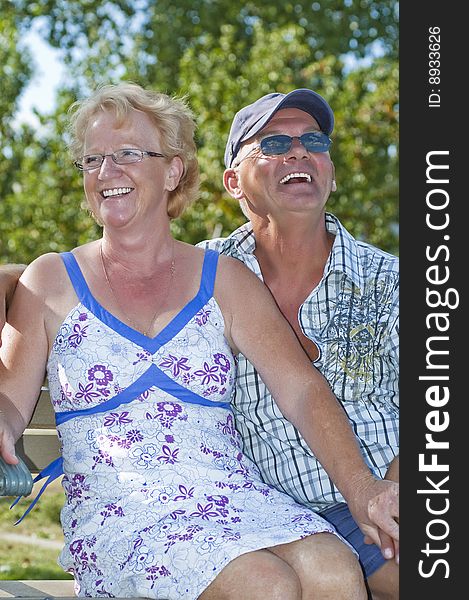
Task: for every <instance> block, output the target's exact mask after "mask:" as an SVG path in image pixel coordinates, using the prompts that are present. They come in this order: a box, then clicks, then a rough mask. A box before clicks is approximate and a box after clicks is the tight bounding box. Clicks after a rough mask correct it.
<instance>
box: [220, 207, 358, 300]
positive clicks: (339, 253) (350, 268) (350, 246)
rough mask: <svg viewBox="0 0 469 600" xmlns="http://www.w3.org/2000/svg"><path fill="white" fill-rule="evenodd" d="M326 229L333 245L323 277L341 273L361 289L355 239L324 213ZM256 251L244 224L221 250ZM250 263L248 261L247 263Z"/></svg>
mask: <svg viewBox="0 0 469 600" xmlns="http://www.w3.org/2000/svg"><path fill="white" fill-rule="evenodd" d="M325 219H326V229H327V231H329V232H330V233H332V234H333V235H334V236H335V238H334V244H333V246H332V250H331V253H330V254H329V258H328V259H327V262H326V266H325V268H324V276H325V277H326V276H327V275H328V274H329V273H332V272H334V271H338V272H342V273H344V274H345V275H346V276H347V277H349V278H350V279H351V280H352V281H353V283H354V284H355V285H357V286H358V287H359V288H363V285H364V277H363V269H362V265H361V263H360V252H359V246H358V244H357V241H356V240H355V238H354V237H353V236H352V235H350V233H349V232H348V231H347V230H346V229H345V228H344V226H343V225H342V224H341V222H340V221H339V219H338V218H337V217H336V216H334V215H333V214H331V213H325ZM255 249H256V239H255V237H254V232H253V230H252V225H251V223H249V222H248V223H244V225H241V227H238V229H236V230H235V231H233V233H232V234H231V235H229V236H228V237H227V238H226V239H225V242H224V244H223V250H224V251H225V252H229V253H230V254H231V255H232V256H233V255H234V256H239V257H240V258H241V256H244V262H246V258H248V257H247V256H246V255H253V254H254V250H255ZM249 262H250V261H249Z"/></svg>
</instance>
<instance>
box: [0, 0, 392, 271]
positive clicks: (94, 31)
mask: <svg viewBox="0 0 469 600" xmlns="http://www.w3.org/2000/svg"><path fill="white" fill-rule="evenodd" d="M8 6H9V8H11V9H12V10H9V11H8V13H7V18H5V16H4V14H3V13H2V14H1V15H0V23H1V27H5V22H8V23H9V24H10V25H9V26H10V31H9V32H7V33H6V35H7V37H8V40H9V42H8V43H9V44H10V45H9V46H8V49H7V52H6V54H7V55H8V57H9V59H10V60H11V57H14V56H16V59H15V60H16V63H15V62H14V63H13V66H12V69H13V71H12V72H13V74H12V81H11V85H12V86H14V85H17V86H18V85H19V84H20V83H21V81H23V82H24V83H26V81H27V79H28V77H29V71H28V60H27V57H26V54H24V52H22V51H21V48H20V46H19V43H20V39H21V32H23V31H25V30H27V29H28V28H29V27H31V25H32V24H33V23H39V24H40V31H41V34H42V35H43V37H44V39H46V40H48V41H49V42H50V43H51V44H52V45H54V46H55V47H57V48H59V49H60V52H61V55H62V56H63V60H64V63H65V64H66V66H67V69H68V73H69V77H68V80H67V84H66V85H65V86H64V89H61V90H60V91H59V93H58V98H57V108H56V110H54V112H53V113H52V114H40V115H38V116H39V117H40V121H41V128H40V130H38V131H36V132H34V131H32V130H31V128H30V127H25V126H24V127H23V128H21V129H18V128H16V129H15V130H14V132H13V129H12V120H13V117H14V112H15V108H16V102H17V97H18V94H19V93H20V91H21V89H22V87H21V85H20V86H19V87H17V88H14V87H12V88H11V92H10V94H9V95H8V96H4V98H7V100H6V102H7V107H8V108H7V109H6V110H5V112H3V111H2V115H5V118H4V119H3V120H2V127H10V129H9V130H8V139H9V145H7V146H6V148H7V150H6V151H7V153H8V155H5V157H6V161H3V162H4V163H5V162H6V163H7V166H4V165H2V166H0V194H1V201H0V261H3V262H5V261H24V262H28V261H30V260H31V259H33V258H34V257H35V256H37V255H38V254H40V253H42V252H45V251H48V250H54V251H56V250H64V249H68V248H70V247H72V246H75V245H76V244H78V243H83V242H85V241H87V240H89V239H93V238H94V237H96V236H97V235H98V228H97V226H96V225H95V224H94V222H93V221H91V219H90V218H89V217H88V215H87V214H86V212H85V211H79V210H78V207H79V206H80V205H81V202H82V197H83V192H82V188H81V182H80V177H79V174H77V173H76V172H75V170H74V167H73V166H72V165H71V164H70V161H69V159H68V156H67V153H66V145H67V132H66V128H65V117H66V109H67V107H68V105H69V104H70V103H71V102H72V101H73V100H75V99H76V98H77V97H81V96H82V95H83V94H86V93H87V92H88V91H89V89H90V88H93V87H95V86H96V85H97V84H99V83H101V82H109V81H119V80H120V79H130V80H134V81H137V82H138V83H141V84H143V85H145V86H150V87H152V88H154V89H158V90H162V91H166V92H168V93H175V94H177V95H185V96H187V98H188V100H189V103H190V104H191V106H192V107H193V109H194V112H195V114H196V116H197V120H198V125H199V127H198V146H199V157H200V164H201V181H202V185H201V193H200V199H199V200H198V201H197V202H196V203H195V204H194V205H193V206H192V207H191V208H190V209H189V210H188V211H187V212H186V213H185V214H184V215H183V216H182V217H181V218H180V219H178V220H177V221H175V222H174V223H173V230H174V233H175V235H176V236H177V237H179V238H181V239H184V240H186V241H189V242H197V241H199V240H201V239H204V238H207V237H211V236H213V235H223V234H227V233H229V232H230V231H231V230H232V229H233V228H234V227H236V226H237V225H239V224H240V223H242V222H243V221H244V220H245V219H244V217H243V215H242V214H241V211H240V210H239V207H238V206H237V204H236V203H235V202H233V201H232V200H231V199H230V198H229V197H228V195H227V194H226V192H225V191H224V189H223V186H222V173H223V152H224V145H225V140H226V137H227V134H228V130H229V126H230V123H231V119H232V117H233V115H234V113H235V112H236V111H237V110H238V109H239V108H240V107H241V106H243V105H245V104H246V103H249V102H251V101H253V100H255V99H256V98H257V97H259V96H260V95H262V94H265V93H268V92H270V91H272V90H279V91H284V92H286V91H289V90H290V89H292V88H294V87H310V88H312V89H316V90H317V91H319V92H320V93H321V94H323V95H324V96H325V97H326V99H327V100H328V101H329V102H330V103H331V105H332V107H333V108H334V111H335V115H336V128H335V131H334V134H333V147H332V156H333V159H334V162H335V164H336V170H337V181H338V185H339V190H338V192H337V193H336V194H335V195H333V196H332V197H331V199H330V201H329V205H330V208H331V210H333V211H334V212H336V214H337V215H338V216H339V218H341V220H342V221H343V222H344V224H345V225H347V226H348V227H350V229H351V230H352V232H354V234H355V235H357V237H359V238H362V239H366V240H368V241H371V242H373V243H375V244H377V245H379V246H382V247H383V248H385V249H387V250H390V251H392V252H397V248H398V243H397V241H398V236H397V222H398V216H397V206H398V202H397V194H398V183H397V182H398V173H397V155H398V141H397V116H398V98H397V90H398V70H397V53H398V3H397V2H395V1H394V0H381V1H374V2H373V1H371V0H361V1H360V2H356V1H352V0H344V1H343V2H338V1H336V0H323V1H322V2H313V3H311V2H305V1H303V0H298V1H297V2H295V3H289V2H287V3H272V2H271V1H270V0H269V1H268V2H267V1H264V0H262V1H256V2H244V3H233V2H232V1H231V0H158V2H156V1H153V0H110V1H108V2H105V3H103V2H100V1H95V0H67V1H65V0H56V1H52V0H36V1H35V2H29V1H26V0H13V1H12V2H9V3H8ZM12 24H13V27H14V28H15V30H16V32H17V35H16V37H15V36H13V35H12V34H11V27H12ZM0 31H2V29H0ZM372 49H374V50H375V51H378V54H379V55H381V56H380V58H376V57H375V59H374V60H368V61H365V62H364V63H363V64H362V63H358V67H359V68H355V69H353V70H352V71H350V72H347V71H346V70H345V56H346V55H350V53H352V54H353V55H354V56H355V58H356V59H363V58H367V57H368V58H369V57H370V56H371V54H370V51H371V50H372ZM15 53H16V54H15ZM20 61H22V62H20ZM19 73H22V76H23V79H18V76H19ZM15 78H16V83H15ZM24 83H23V84H22V85H24ZM8 98H9V99H8ZM2 108H3V106H2ZM2 131H3V130H2ZM4 131H5V132H6V131H7V130H6V129H4ZM4 135H7V134H4ZM4 154H5V150H4ZM2 168H3V169H4V170H5V169H6V170H7V171H8V173H9V175H8V176H4V175H2V173H3V171H2V170H1V169H2Z"/></svg>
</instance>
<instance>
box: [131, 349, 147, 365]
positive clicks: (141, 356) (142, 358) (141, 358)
mask: <svg viewBox="0 0 469 600" xmlns="http://www.w3.org/2000/svg"><path fill="white" fill-rule="evenodd" d="M149 360H151V354H150V353H149V352H148V350H144V351H143V352H137V360H136V361H135V362H133V363H132V364H133V365H136V364H138V363H139V362H145V361H149Z"/></svg>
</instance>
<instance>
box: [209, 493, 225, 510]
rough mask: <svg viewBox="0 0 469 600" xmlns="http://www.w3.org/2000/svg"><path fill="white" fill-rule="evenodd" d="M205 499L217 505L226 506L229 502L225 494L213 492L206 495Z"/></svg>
mask: <svg viewBox="0 0 469 600" xmlns="http://www.w3.org/2000/svg"><path fill="white" fill-rule="evenodd" d="M207 500H210V501H211V502H215V504H216V505H217V506H222V507H223V506H226V505H227V504H228V503H229V500H228V498H227V497H226V496H221V495H219V494H215V495H214V496H207Z"/></svg>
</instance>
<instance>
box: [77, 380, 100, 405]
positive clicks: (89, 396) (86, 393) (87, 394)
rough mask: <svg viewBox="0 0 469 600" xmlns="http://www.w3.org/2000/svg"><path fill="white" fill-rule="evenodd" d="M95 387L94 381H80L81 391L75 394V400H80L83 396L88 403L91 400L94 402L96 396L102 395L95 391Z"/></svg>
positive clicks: (79, 387)
mask: <svg viewBox="0 0 469 600" xmlns="http://www.w3.org/2000/svg"><path fill="white" fill-rule="evenodd" d="M93 387H94V384H93V383H88V384H87V385H83V384H82V383H79V384H78V389H79V390H80V391H79V392H77V393H76V394H75V400H80V399H81V398H83V400H84V401H85V402H87V403H88V404H89V403H90V402H93V399H94V398H98V397H99V396H100V395H101V394H100V393H99V392H97V391H93Z"/></svg>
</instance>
